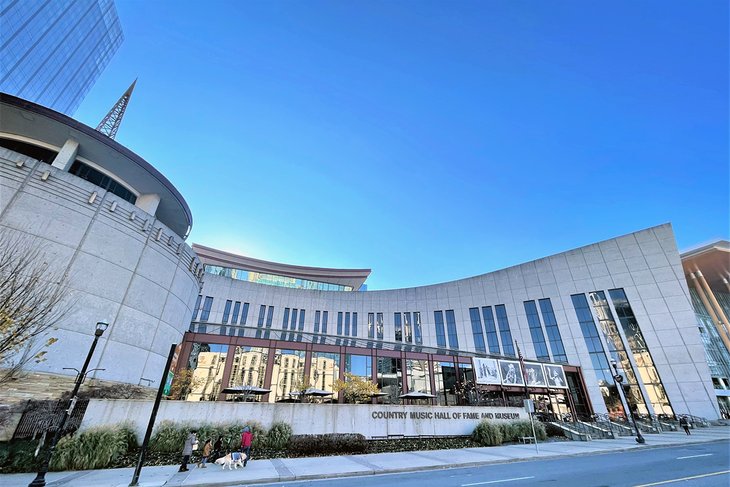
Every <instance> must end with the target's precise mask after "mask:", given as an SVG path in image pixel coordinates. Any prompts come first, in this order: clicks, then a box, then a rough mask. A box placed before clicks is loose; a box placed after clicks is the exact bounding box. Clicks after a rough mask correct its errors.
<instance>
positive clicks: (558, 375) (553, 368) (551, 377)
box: [543, 364, 568, 389]
mask: <svg viewBox="0 0 730 487" xmlns="http://www.w3.org/2000/svg"><path fill="white" fill-rule="evenodd" d="M543 367H545V375H546V376H547V385H548V387H557V388H563V389H567V388H568V381H566V380H565V372H564V371H563V367H562V365H547V364H544V365H543Z"/></svg>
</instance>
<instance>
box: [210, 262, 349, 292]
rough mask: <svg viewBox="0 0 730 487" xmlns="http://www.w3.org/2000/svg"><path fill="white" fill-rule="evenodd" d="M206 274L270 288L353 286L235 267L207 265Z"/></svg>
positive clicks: (337, 289) (317, 288)
mask: <svg viewBox="0 0 730 487" xmlns="http://www.w3.org/2000/svg"><path fill="white" fill-rule="evenodd" d="M205 272H207V273H208V274H215V275H216V276H223V277H228V278H231V279H236V280H239V281H249V282H255V283H258V284H266V285H269V286H280V287H291V288H295V289H314V290H317V291H352V286H345V285H342V284H332V283H329V282H320V281H312V280H310V279H299V278H296V277H289V276H280V275H277V274H267V273H265V272H254V271H248V270H245V269H237V268H233V267H222V266H218V265H208V264H206V265H205Z"/></svg>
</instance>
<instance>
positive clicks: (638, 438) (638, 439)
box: [611, 360, 646, 445]
mask: <svg viewBox="0 0 730 487" xmlns="http://www.w3.org/2000/svg"><path fill="white" fill-rule="evenodd" d="M611 366H612V367H613V371H614V375H613V381H614V383H615V384H616V388H617V389H618V393H619V397H621V396H623V386H622V385H621V383H622V382H623V381H624V376H623V375H621V374H619V373H618V364H617V363H616V360H611ZM623 400H624V403H626V407H627V408H628V409H629V416H630V417H631V422H632V423H633V424H634V428H635V429H636V442H637V443H639V444H642V445H643V444H644V443H646V440H645V439H644V437H643V436H641V431H640V430H639V425H638V424H636V418H634V411H632V409H631V406H629V401H628V400H627V399H626V396H623Z"/></svg>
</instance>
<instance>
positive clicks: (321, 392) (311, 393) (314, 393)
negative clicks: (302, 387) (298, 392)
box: [302, 387, 334, 397]
mask: <svg viewBox="0 0 730 487" xmlns="http://www.w3.org/2000/svg"><path fill="white" fill-rule="evenodd" d="M302 394H304V395H305V396H317V397H324V396H331V395H332V394H334V392H329V391H324V390H322V389H315V388H314V387H310V388H309V389H307V390H306V391H304V392H303V393H302Z"/></svg>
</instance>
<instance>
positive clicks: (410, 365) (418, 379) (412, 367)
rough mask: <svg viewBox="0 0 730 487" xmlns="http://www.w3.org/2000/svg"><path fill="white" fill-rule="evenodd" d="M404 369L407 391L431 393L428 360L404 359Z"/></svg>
mask: <svg viewBox="0 0 730 487" xmlns="http://www.w3.org/2000/svg"><path fill="white" fill-rule="evenodd" d="M406 371H407V373H408V376H407V377H408V380H407V382H406V384H407V387H408V391H409V392H425V393H427V394H430V393H431V371H430V369H429V366H428V360H415V359H406Z"/></svg>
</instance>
